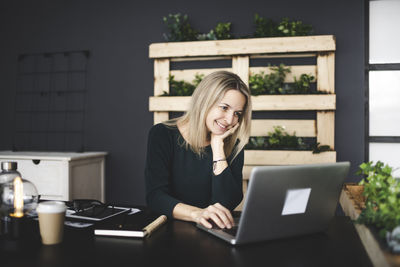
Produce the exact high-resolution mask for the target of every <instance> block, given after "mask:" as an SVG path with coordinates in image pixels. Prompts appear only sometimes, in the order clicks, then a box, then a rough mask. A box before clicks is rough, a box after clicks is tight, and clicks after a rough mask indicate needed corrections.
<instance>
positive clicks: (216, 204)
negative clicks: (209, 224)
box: [214, 203, 235, 225]
mask: <svg viewBox="0 0 400 267" xmlns="http://www.w3.org/2000/svg"><path fill="white" fill-rule="evenodd" d="M214 205H215V206H216V207H217V208H218V209H220V210H222V211H223V212H224V213H225V216H226V217H227V218H228V220H229V223H230V224H232V225H233V224H234V223H235V221H234V220H233V217H232V214H231V212H230V210H228V209H227V208H225V207H224V206H222V205H221V204H219V203H215V204H214Z"/></svg>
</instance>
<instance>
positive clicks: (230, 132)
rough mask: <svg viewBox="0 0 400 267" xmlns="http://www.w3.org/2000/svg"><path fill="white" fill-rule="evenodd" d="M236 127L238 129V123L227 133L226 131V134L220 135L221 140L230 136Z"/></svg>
mask: <svg viewBox="0 0 400 267" xmlns="http://www.w3.org/2000/svg"><path fill="white" fill-rule="evenodd" d="M238 127H239V123H236V125H235V126H233V127H232V128H230V129H229V130H228V131H226V132H225V133H224V134H223V135H222V138H223V139H225V138H226V137H228V136H230V135H232V134H233V133H234V132H235V131H236V130H237V128H238Z"/></svg>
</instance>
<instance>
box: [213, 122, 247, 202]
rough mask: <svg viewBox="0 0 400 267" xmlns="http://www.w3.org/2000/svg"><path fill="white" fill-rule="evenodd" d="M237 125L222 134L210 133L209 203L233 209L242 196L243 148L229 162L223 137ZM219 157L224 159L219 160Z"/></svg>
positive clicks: (230, 133) (233, 130) (234, 129)
mask: <svg viewBox="0 0 400 267" xmlns="http://www.w3.org/2000/svg"><path fill="white" fill-rule="evenodd" d="M238 127H239V123H237V124H236V125H235V126H234V127H232V128H231V129H229V130H228V131H226V132H225V133H224V134H222V135H213V134H212V135H211V149H212V153H213V174H214V176H213V177H212V199H211V201H212V202H211V203H221V205H223V206H224V207H226V208H228V209H229V210H233V209H234V208H235V207H236V206H237V205H239V203H240V201H241V200H242V198H243V187H242V183H243V181H242V179H243V173H242V172H243V164H244V152H243V150H242V151H241V152H240V153H239V154H238V155H237V156H236V158H235V159H234V160H233V161H232V162H229V164H228V161H227V159H226V156H225V152H224V139H225V138H226V137H228V136H230V135H232V134H233V133H234V132H235V131H236V130H237V129H238ZM220 159H226V160H221V161H218V160H220Z"/></svg>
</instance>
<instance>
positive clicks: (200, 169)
mask: <svg viewBox="0 0 400 267" xmlns="http://www.w3.org/2000/svg"><path fill="white" fill-rule="evenodd" d="M250 123H251V98H250V91H249V89H248V87H247V86H246V85H245V84H244V83H243V81H242V80H241V79H240V78H239V76H237V75H236V74H233V73H231V72H227V71H217V72H214V73H211V74H210V75H208V76H206V77H205V78H204V79H203V80H202V81H201V82H200V84H199V85H198V86H197V88H196V90H195V91H194V93H193V95H192V98H191V103H190V106H189V108H188V110H187V112H186V113H185V114H184V115H183V116H182V117H179V118H177V119H173V120H170V121H167V122H164V123H162V124H157V125H154V126H153V127H152V128H151V130H150V132H149V138H148V147H147V159H146V169H145V178H146V199H147V204H148V206H149V207H150V208H151V209H152V210H154V211H156V212H158V213H162V214H166V215H167V216H168V217H170V218H175V219H180V220H185V221H192V222H196V223H200V224H202V225H204V226H205V227H208V228H211V227H212V224H211V221H213V222H214V223H215V224H217V225H218V226H219V227H221V228H225V227H226V228H231V227H232V226H233V218H232V215H231V212H230V211H231V210H233V209H234V208H235V207H236V206H237V205H238V204H239V203H240V201H241V200H242V198H243V191H242V169H243V158H244V152H243V147H244V146H245V144H246V143H247V141H248V138H249V135H250Z"/></svg>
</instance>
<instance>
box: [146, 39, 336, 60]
mask: <svg viewBox="0 0 400 267" xmlns="http://www.w3.org/2000/svg"><path fill="white" fill-rule="evenodd" d="M335 49H336V42H335V37H334V36H333V35H314V36H297V37H272V38H250V39H236V40H217V41H193V42H171V43H153V44H151V45H150V47H149V57H150V58H168V57H196V56H219V55H248V54H264V53H291V52H318V51H334V50H335Z"/></svg>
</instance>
